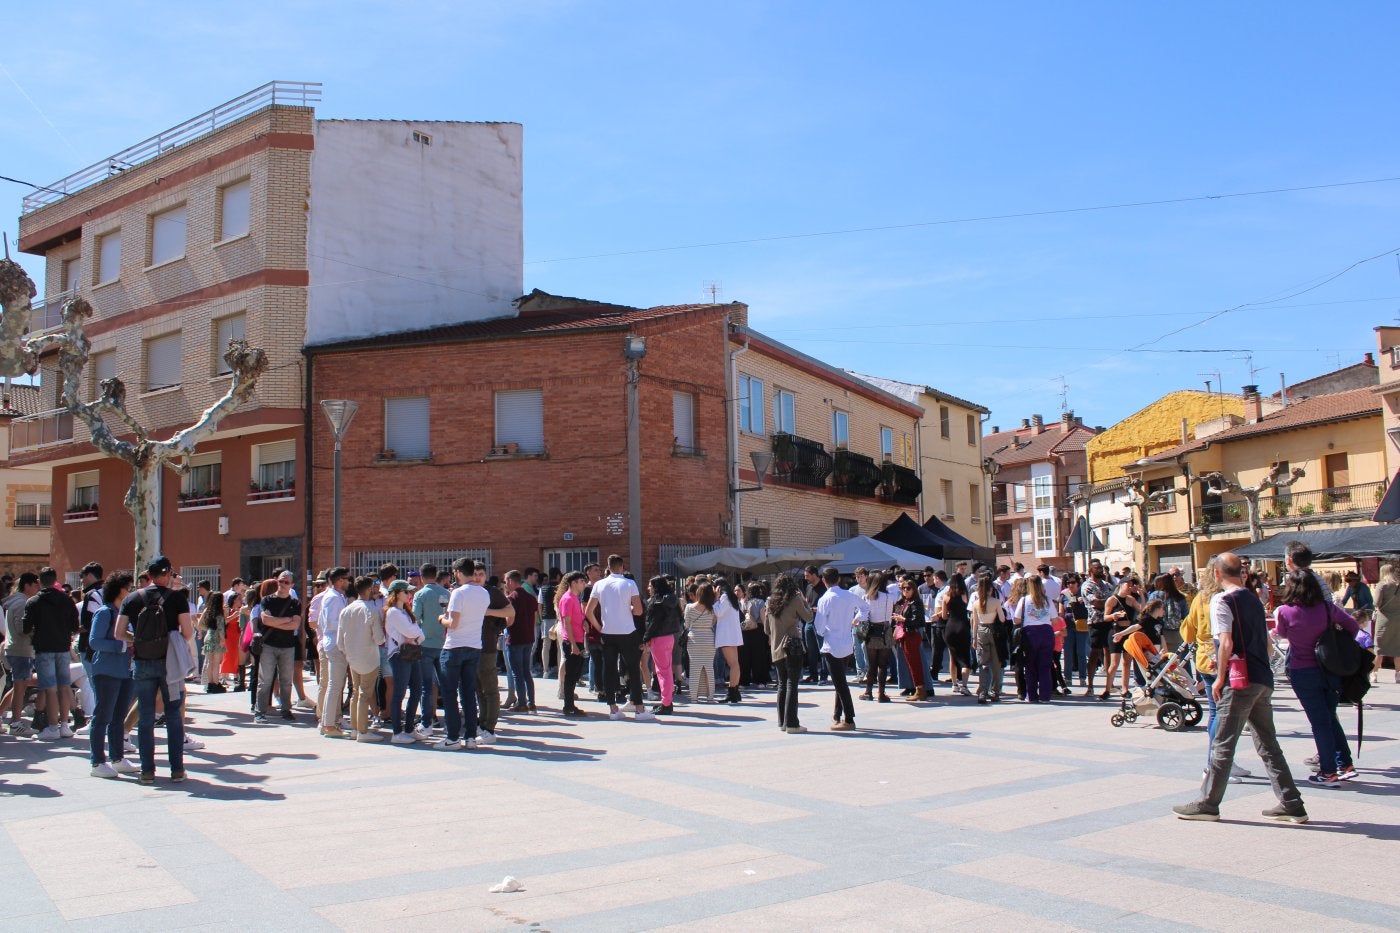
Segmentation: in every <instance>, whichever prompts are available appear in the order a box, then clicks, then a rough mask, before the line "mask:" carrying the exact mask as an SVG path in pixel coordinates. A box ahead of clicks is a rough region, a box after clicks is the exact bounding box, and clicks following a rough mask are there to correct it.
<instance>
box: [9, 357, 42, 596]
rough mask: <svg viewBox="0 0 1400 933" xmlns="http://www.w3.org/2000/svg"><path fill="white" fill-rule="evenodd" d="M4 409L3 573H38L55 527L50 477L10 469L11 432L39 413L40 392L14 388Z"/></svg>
mask: <svg viewBox="0 0 1400 933" xmlns="http://www.w3.org/2000/svg"><path fill="white" fill-rule="evenodd" d="M3 403H4V404H3V405H0V490H3V495H4V503H5V519H4V523H3V525H0V573H19V572H20V571H23V570H36V569H38V568H39V567H41V566H43V565H44V564H46V563H48V560H49V537H50V529H51V528H52V525H53V512H52V510H51V508H50V502H49V500H50V493H49V474H48V472H47V471H46V470H34V469H20V468H16V467H14V466H11V465H10V443H11V437H10V430H11V425H12V424H13V423H14V421H15V419H16V418H19V417H23V416H24V415H32V414H35V413H36V412H38V410H39V389H38V387H36V386H31V385H19V384H16V385H12V386H10V387H9V389H8V391H7V392H6V394H5V397H4V399H3Z"/></svg>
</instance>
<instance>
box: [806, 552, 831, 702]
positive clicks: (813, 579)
mask: <svg viewBox="0 0 1400 933" xmlns="http://www.w3.org/2000/svg"><path fill="white" fill-rule="evenodd" d="M802 579H803V581H804V582H805V583H806V587H805V588H804V590H803V596H804V597H805V598H806V600H807V608H809V609H811V610H812V611H813V612H814V613H815V612H816V611H817V601H818V600H820V599H821V598H822V596H823V595H825V593H826V584H825V583H823V582H822V578H821V574H820V573H818V572H817V568H816V566H815V565H809V566H808V567H807V568H806V569H805V570H803V571H802ZM802 644H803V645H804V646H805V647H806V649H807V676H806V678H805V679H804V680H803V681H802V682H803V683H808V684H814V683H816V682H817V680H818V679H819V678H820V680H821V682H822V683H826V678H827V670H826V658H825V657H823V656H822V654H821V643H820V642H818V641H817V629H816V627H815V626H814V625H813V624H812V623H811V622H803V623H802Z"/></svg>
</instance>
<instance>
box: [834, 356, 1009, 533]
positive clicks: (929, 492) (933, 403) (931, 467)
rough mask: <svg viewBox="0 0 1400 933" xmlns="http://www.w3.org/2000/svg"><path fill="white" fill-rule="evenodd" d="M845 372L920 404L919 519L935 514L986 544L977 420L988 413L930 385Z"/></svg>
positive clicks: (986, 488)
mask: <svg viewBox="0 0 1400 933" xmlns="http://www.w3.org/2000/svg"><path fill="white" fill-rule="evenodd" d="M851 375H853V376H855V377H856V378H857V379H863V380H864V381H866V382H868V383H870V384H871V385H873V386H875V387H876V388H877V389H883V390H885V391H886V392H889V393H890V394H892V395H897V396H899V397H900V398H902V399H904V400H905V401H907V402H910V403H911V404H914V405H918V406H919V407H920V408H922V409H923V412H924V414H923V417H922V418H920V419H919V432H918V434H917V436H916V437H915V439H914V445H915V458H916V461H917V463H918V471H919V478H920V479H921V480H922V481H923V484H924V495H923V496H922V497H920V500H919V516H918V518H919V522H920V524H922V523H923V522H925V521H927V520H928V519H929V518H930V517H934V516H936V517H937V518H939V519H941V520H942V522H943V523H944V524H945V525H947V526H948V527H949V528H952V529H953V530H954V531H956V532H957V533H958V534H960V535H962V536H963V537H964V538H967V539H968V540H969V541H972V542H975V543H977V544H981V545H985V546H986V547H992V546H993V543H994V542H993V539H992V523H991V522H990V521H988V520H987V514H988V511H989V508H990V502H991V500H990V496H991V486H990V484H989V483H988V481H987V474H986V472H985V471H984V470H983V469H982V424H983V420H984V418H985V417H986V416H987V415H989V414H991V412H990V411H989V410H988V409H987V408H984V407H983V406H981V405H978V404H977V403H976V402H969V401H968V400H967V399H962V398H958V397H957V396H956V395H949V394H948V393H946V392H940V391H939V390H938V389H935V388H932V387H931V386H925V385H917V384H913V383H908V382H899V381H898V380H895V379H884V378H882V377H880V376H867V375H864V374H862V373H857V372H852V373H851Z"/></svg>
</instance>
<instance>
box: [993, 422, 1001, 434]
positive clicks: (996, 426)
mask: <svg viewBox="0 0 1400 933" xmlns="http://www.w3.org/2000/svg"><path fill="white" fill-rule="evenodd" d="M992 433H993V434H1000V433H1001V425H999V424H994V425H992Z"/></svg>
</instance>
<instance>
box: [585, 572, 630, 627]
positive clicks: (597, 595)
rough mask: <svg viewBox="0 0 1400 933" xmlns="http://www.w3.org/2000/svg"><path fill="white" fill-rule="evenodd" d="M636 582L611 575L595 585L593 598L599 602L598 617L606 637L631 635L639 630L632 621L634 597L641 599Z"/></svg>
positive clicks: (617, 575)
mask: <svg viewBox="0 0 1400 933" xmlns="http://www.w3.org/2000/svg"><path fill="white" fill-rule="evenodd" d="M641 595H642V594H641V593H640V592H639V591H638V590H637V583H636V581H635V580H629V579H627V578H626V577H624V576H623V575H622V574H620V573H610V574H608V575H607V576H606V577H604V578H603V579H601V580H599V581H598V582H597V583H595V584H593V593H592V598H593V599H596V600H598V615H599V616H600V618H601V621H602V623H603V634H604V635H630V634H632V633H633V632H635V631H636V630H637V624H636V623H635V622H634V621H632V597H634V596H636V597H638V598H640V597H641Z"/></svg>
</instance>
